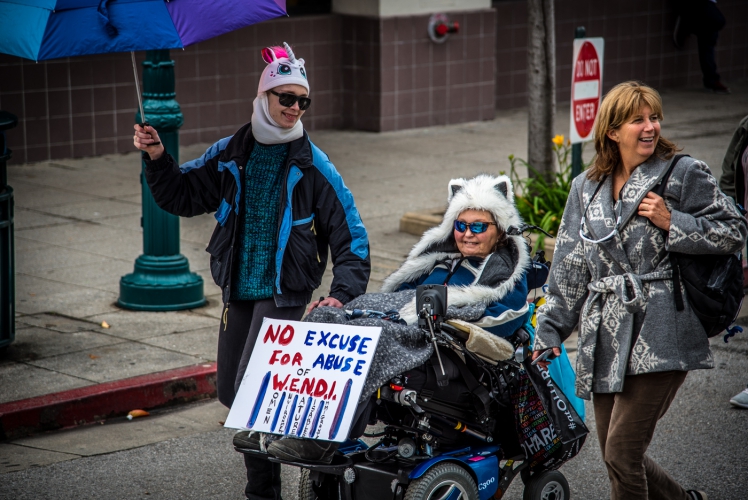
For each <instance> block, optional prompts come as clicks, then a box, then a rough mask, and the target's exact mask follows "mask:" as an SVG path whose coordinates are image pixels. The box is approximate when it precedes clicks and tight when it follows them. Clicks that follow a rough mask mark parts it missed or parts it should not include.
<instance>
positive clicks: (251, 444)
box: [233, 431, 262, 451]
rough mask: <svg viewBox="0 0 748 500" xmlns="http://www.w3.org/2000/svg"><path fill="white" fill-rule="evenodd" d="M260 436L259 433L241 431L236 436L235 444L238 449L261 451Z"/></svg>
mask: <svg viewBox="0 0 748 500" xmlns="http://www.w3.org/2000/svg"><path fill="white" fill-rule="evenodd" d="M260 436H262V434H261V433H259V432H254V431H239V432H237V433H236V434H234V439H233V444H234V446H236V447H237V448H246V449H248V450H256V451H260Z"/></svg>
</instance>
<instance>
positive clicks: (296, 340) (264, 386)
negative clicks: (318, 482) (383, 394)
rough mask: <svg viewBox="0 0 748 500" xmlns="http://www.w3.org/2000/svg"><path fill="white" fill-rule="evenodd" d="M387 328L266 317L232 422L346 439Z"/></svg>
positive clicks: (243, 426) (312, 436)
mask: <svg viewBox="0 0 748 500" xmlns="http://www.w3.org/2000/svg"><path fill="white" fill-rule="evenodd" d="M380 333H381V328H375V327H365V326H352V325H340V324H333V323H330V324H328V323H307V322H299V321H286V320H277V319H269V318H265V319H264V321H263V323H262V327H261V328H260V334H259V336H258V337H257V343H256V344H255V348H254V350H253V351H252V357H251V358H250V360H249V365H248V366H249V368H248V369H247V372H246V373H245V375H244V379H243V380H242V383H241V386H240V387H239V391H238V392H237V394H236V399H234V403H233V405H232V406H231V411H230V412H229V416H228V417H227V418H226V424H225V427H229V428H233V429H250V430H254V431H259V432H266V433H270V434H283V435H290V436H294V437H304V438H309V439H321V440H324V441H338V442H343V441H345V440H346V439H347V438H348V430H349V429H350V427H351V425H352V423H353V417H354V415H355V413H356V407H357V406H358V400H359V397H360V396H361V391H362V390H363V388H364V382H365V380H366V375H367V373H368V372H369V367H370V366H371V362H372V359H373V358H374V352H375V351H376V349H377V343H378V342H379V334H380Z"/></svg>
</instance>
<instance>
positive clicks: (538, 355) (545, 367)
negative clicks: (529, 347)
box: [532, 347, 561, 370]
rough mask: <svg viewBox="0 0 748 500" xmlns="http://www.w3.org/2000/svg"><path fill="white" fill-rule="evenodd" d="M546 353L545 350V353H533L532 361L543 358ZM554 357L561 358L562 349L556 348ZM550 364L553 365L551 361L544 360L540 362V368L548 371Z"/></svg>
mask: <svg viewBox="0 0 748 500" xmlns="http://www.w3.org/2000/svg"><path fill="white" fill-rule="evenodd" d="M544 352H545V350H543V351H533V352H532V360H533V361H535V360H536V359H538V358H539V357H540V356H542V355H543V353H544ZM553 356H554V357H556V358H557V357H559V356H561V348H560V347H554V348H553ZM550 364H551V362H550V361H549V360H547V359H544V360H542V361H538V366H542V367H543V369H544V370H547V369H548V365H550Z"/></svg>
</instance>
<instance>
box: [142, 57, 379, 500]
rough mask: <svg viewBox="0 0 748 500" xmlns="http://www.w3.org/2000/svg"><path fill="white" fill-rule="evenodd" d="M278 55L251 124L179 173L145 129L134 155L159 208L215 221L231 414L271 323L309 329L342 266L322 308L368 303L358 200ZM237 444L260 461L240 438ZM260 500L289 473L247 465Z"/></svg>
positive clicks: (223, 377)
mask: <svg viewBox="0 0 748 500" xmlns="http://www.w3.org/2000/svg"><path fill="white" fill-rule="evenodd" d="M284 45H285V48H283V47H269V48H266V49H263V51H262V56H263V59H264V60H265V62H266V63H267V64H268V65H267V66H266V67H265V70H264V71H263V72H262V76H261V77H260V82H259V85H258V88H257V97H256V98H255V100H254V113H253V114H252V120H251V122H250V123H247V124H246V125H244V126H243V127H242V128H240V129H239V130H238V131H237V132H236V133H235V134H234V135H233V136H231V137H226V138H225V139H221V140H220V141H218V142H217V143H215V144H214V145H213V146H211V147H210V148H209V149H208V150H207V151H206V152H205V154H204V155H203V156H202V157H200V158H197V159H196V160H192V161H190V162H187V163H185V164H184V165H182V166H181V167H180V166H179V165H177V164H176V162H175V161H174V158H173V157H172V156H171V155H170V154H168V151H165V150H164V146H163V145H162V144H161V143H160V141H159V138H158V133H157V132H156V130H155V129H154V128H153V127H150V126H148V127H146V128H145V129H144V128H143V127H141V126H140V125H135V136H134V137H133V141H134V143H135V147H137V148H138V149H140V150H142V151H144V152H145V153H147V154H146V155H144V157H146V159H145V163H146V170H145V176H146V179H147V181H148V185H149V186H150V188H151V193H153V198H154V199H155V200H156V203H158V205H159V206H160V207H161V208H163V209H164V210H166V211H167V212H169V213H172V214H175V215H179V216H183V217H192V216H194V215H200V214H204V213H210V212H215V217H216V219H217V221H218V224H217V225H216V228H215V231H214V232H213V236H212V237H211V239H210V242H209V243H208V248H207V249H206V250H207V252H208V253H210V271H211V274H212V275H213V280H214V281H215V282H216V284H217V285H218V286H220V287H221V290H222V293H223V303H224V311H223V315H222V320H221V325H220V327H219V332H218V356H217V384H216V385H217V389H218V399H219V401H221V403H223V404H224V405H225V406H227V407H230V406H231V404H232V403H233V401H234V397H235V395H236V391H238V389H239V385H240V384H241V381H242V379H243V378H244V376H245V372H246V373H247V376H252V370H251V368H248V367H247V365H248V363H249V359H250V357H251V355H252V350H253V349H254V345H255V340H256V339H257V334H258V332H259V330H260V326H261V325H262V319H263V318H264V317H267V318H274V319H287V320H296V321H298V320H300V319H301V316H302V315H303V314H304V307H305V306H306V304H307V303H308V302H309V301H310V299H311V298H312V292H313V291H314V290H315V289H317V288H318V287H319V286H320V282H321V279H322V274H323V273H324V271H325V266H326V264H327V256H328V248H329V250H330V253H331V254H332V262H333V280H332V285H331V287H330V292H329V296H328V297H327V298H323V299H320V300H318V301H315V302H313V303H312V307H316V306H317V305H323V306H330V307H342V306H343V304H344V303H346V302H349V301H350V300H352V299H354V298H355V297H357V296H358V295H360V294H362V293H364V292H365V291H366V285H367V283H368V281H369V272H370V268H371V262H370V258H369V240H368V237H367V234H366V229H365V228H364V225H363V223H362V221H361V218H360V216H359V213H358V210H357V209H356V205H355V203H354V202H353V196H352V195H351V192H350V191H349V190H348V188H347V187H346V186H345V184H344V183H343V179H342V178H341V177H340V174H339V173H338V171H337V170H335V166H334V165H333V164H332V163H331V162H330V160H329V158H328V157H327V155H326V154H325V153H324V152H322V151H321V150H320V149H319V148H317V147H316V146H315V145H314V144H313V143H312V142H311V140H310V139H309V136H308V135H307V133H306V131H305V130H304V127H303V126H302V124H301V116H302V115H303V114H304V111H305V110H306V109H307V108H308V107H309V106H310V105H311V102H312V100H311V98H310V97H309V83H308V81H307V75H306V70H305V68H304V60H303V59H297V58H296V57H295V56H294V53H293V52H292V51H291V48H290V47H289V46H288V45H287V44H284ZM233 442H234V444H235V445H237V446H242V447H244V448H251V449H257V450H259V449H260V436H259V434H257V433H255V434H254V435H249V433H248V432H247V431H242V432H239V433H237V434H236V435H235V436H234V439H233ZM244 461H245V465H246V467H247V487H246V489H245V494H246V496H247V498H249V499H250V500H271V499H272V500H278V499H280V491H281V485H280V465H278V464H272V463H270V462H267V461H265V460H258V459H256V458H250V457H248V456H245V459H244Z"/></svg>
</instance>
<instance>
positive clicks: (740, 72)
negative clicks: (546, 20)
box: [493, 0, 748, 109]
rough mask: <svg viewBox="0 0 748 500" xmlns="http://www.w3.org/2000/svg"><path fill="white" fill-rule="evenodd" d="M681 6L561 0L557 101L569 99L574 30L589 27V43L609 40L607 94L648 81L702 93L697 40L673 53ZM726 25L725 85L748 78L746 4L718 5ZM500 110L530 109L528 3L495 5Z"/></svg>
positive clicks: (671, 1)
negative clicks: (677, 11) (624, 85)
mask: <svg viewBox="0 0 748 500" xmlns="http://www.w3.org/2000/svg"><path fill="white" fill-rule="evenodd" d="M677 1H678V0H632V1H629V2H622V1H606V2H603V1H591V0H555V4H554V6H555V15H556V89H557V101H558V102H567V101H569V96H570V93H571V59H572V45H573V42H574V30H575V29H576V27H577V26H584V27H585V28H586V31H587V36H588V37H603V38H605V61H604V67H603V91H607V90H609V89H610V88H611V87H612V86H613V85H615V84H617V83H620V82H622V81H625V80H632V79H636V80H642V81H644V82H646V83H648V84H650V85H652V86H653V87H655V88H673V87H684V86H690V87H700V86H701V85H702V82H701V69H700V66H699V57H698V53H697V50H696V37H695V36H694V35H691V36H690V37H689V38H688V40H687V41H686V44H685V47H684V48H683V49H682V50H678V49H676V48H675V46H674V45H673V30H674V28H675V19H676V15H675V8H674V7H675V3H676V2H677ZM717 5H718V6H719V9H720V10H721V11H722V13H723V14H724V16H725V18H726V19H727V24H726V26H725V28H724V29H723V30H722V31H721V32H720V34H719V39H718V41H717V47H716V60H717V70H718V71H719V73H720V76H721V77H722V80H723V81H724V82H726V83H727V85H728V86H729V83H730V81H731V80H740V79H745V78H748V2H747V1H745V0H719V2H718V4H717ZM493 7H494V8H495V9H496V68H497V71H496V107H497V108H498V109H506V108H513V107H519V106H525V105H526V104H527V2H526V1H525V0H501V1H495V2H494V3H493Z"/></svg>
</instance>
